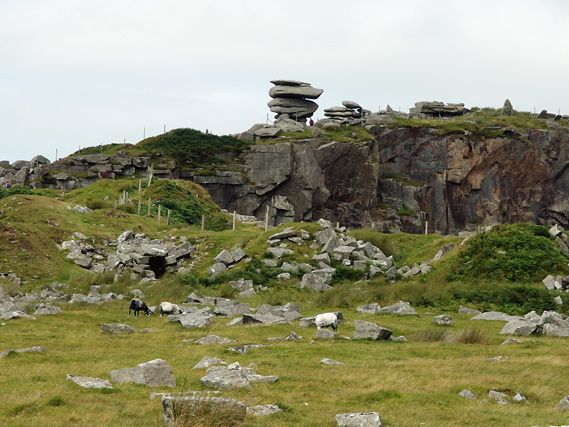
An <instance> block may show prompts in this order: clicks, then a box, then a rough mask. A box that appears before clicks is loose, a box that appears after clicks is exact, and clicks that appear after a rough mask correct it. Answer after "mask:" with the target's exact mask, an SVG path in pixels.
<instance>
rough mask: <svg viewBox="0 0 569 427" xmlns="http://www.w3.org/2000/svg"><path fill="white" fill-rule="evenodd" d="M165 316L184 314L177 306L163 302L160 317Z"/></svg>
mask: <svg viewBox="0 0 569 427" xmlns="http://www.w3.org/2000/svg"><path fill="white" fill-rule="evenodd" d="M163 314H182V310H180V307H178V306H177V305H176V304H172V303H171V302H161V303H160V317H162V315H163Z"/></svg>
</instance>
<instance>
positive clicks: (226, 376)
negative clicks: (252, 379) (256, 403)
mask: <svg viewBox="0 0 569 427" xmlns="http://www.w3.org/2000/svg"><path fill="white" fill-rule="evenodd" d="M200 382H201V383H202V384H203V385H205V386H206V387H210V388H214V389H216V390H233V389H236V388H244V389H251V384H249V380H248V379H247V376H246V375H245V371H244V370H243V368H241V366H240V365H239V363H237V362H235V363H233V364H231V365H229V366H212V367H210V368H208V370H207V371H206V375H205V376H204V377H202V378H201V379H200Z"/></svg>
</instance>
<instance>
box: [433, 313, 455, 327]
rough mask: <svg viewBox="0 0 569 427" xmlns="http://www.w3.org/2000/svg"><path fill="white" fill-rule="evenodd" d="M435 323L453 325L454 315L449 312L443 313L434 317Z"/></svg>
mask: <svg viewBox="0 0 569 427" xmlns="http://www.w3.org/2000/svg"><path fill="white" fill-rule="evenodd" d="M433 323H435V324H437V325H443V326H452V317H451V316H449V315H448V314H441V315H440V316H435V317H434V318H433Z"/></svg>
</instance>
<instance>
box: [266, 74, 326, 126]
mask: <svg viewBox="0 0 569 427" xmlns="http://www.w3.org/2000/svg"><path fill="white" fill-rule="evenodd" d="M271 83H273V84H274V85H275V86H274V87H272V88H271V89H270V90H269V96H270V97H271V98H273V99H272V100H271V101H269V102H268V104H267V105H268V106H269V108H270V109H271V111H272V112H273V113H276V116H275V119H277V120H278V119H292V120H295V121H296V122H300V123H305V122H306V119H307V118H309V117H312V115H313V114H314V112H315V111H316V110H317V109H318V104H317V103H316V102H314V101H310V100H311V99H318V97H319V96H320V95H322V92H324V90H322V89H317V88H314V87H312V86H311V85H310V83H305V82H301V81H297V80H271Z"/></svg>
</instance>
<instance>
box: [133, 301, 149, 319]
mask: <svg viewBox="0 0 569 427" xmlns="http://www.w3.org/2000/svg"><path fill="white" fill-rule="evenodd" d="M131 310H132V311H134V317H138V313H139V312H141V311H144V314H145V315H146V317H148V316H150V309H149V308H148V307H147V305H146V303H145V302H144V301H142V300H140V299H138V298H133V299H131V300H130V306H129V307H128V317H130V312H131Z"/></svg>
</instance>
